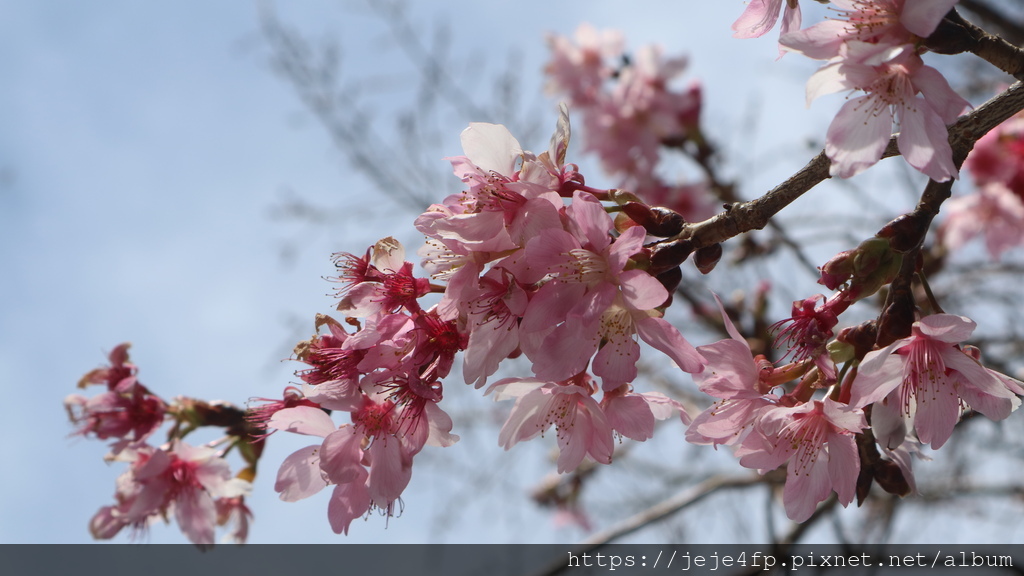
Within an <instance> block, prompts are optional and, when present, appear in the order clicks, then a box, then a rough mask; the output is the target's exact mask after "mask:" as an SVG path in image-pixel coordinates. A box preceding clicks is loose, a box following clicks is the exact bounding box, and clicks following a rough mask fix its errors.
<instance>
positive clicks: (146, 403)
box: [64, 343, 167, 451]
mask: <svg viewBox="0 0 1024 576" xmlns="http://www.w3.org/2000/svg"><path fill="white" fill-rule="evenodd" d="M130 346H131V345H130V344H128V343H123V344H119V345H118V346H116V347H115V348H114V349H113V350H111V351H110V354H109V355H108V359H109V360H110V366H108V367H105V368H97V369H95V370H92V371H90V372H89V373H88V374H86V375H85V376H83V377H82V379H81V380H79V382H78V387H79V388H85V387H86V386H88V385H90V384H106V386H107V391H106V392H104V393H103V394H99V395H98V396H94V397H92V398H86V397H85V396H82V395H80V394H71V395H69V396H68V397H67V398H65V399H64V407H65V409H66V410H67V412H68V418H69V419H70V420H71V422H72V423H74V424H75V425H76V426H78V430H76V431H75V433H76V434H81V435H83V436H86V435H93V436H95V437H96V438H99V439H101V440H107V439H109V438H116V439H118V440H120V442H118V443H117V444H116V445H115V451H117V450H120V449H123V448H124V447H126V446H127V445H129V444H132V443H139V442H143V441H144V440H145V439H146V438H148V437H149V436H150V435H151V434H152V433H153V432H154V431H156V430H157V429H158V428H159V427H160V425H161V424H163V421H164V416H165V414H166V413H167V404H166V403H165V402H164V401H163V400H162V399H161V398H160V397H158V396H156V395H155V394H153V393H152V392H150V391H149V389H147V388H146V387H145V386H143V385H142V383H141V382H139V380H138V377H137V374H138V368H136V366H135V365H134V364H132V363H130V362H129V361H128V360H129V359H128V348H129V347H130Z"/></svg>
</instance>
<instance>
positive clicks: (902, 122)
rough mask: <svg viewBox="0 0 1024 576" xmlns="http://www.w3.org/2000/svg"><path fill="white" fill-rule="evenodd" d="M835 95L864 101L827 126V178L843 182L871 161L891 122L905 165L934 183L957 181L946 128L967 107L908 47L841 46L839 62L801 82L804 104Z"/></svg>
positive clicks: (841, 112) (879, 150)
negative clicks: (804, 89) (858, 93)
mask: <svg viewBox="0 0 1024 576" xmlns="http://www.w3.org/2000/svg"><path fill="white" fill-rule="evenodd" d="M840 90H863V91H865V92H867V94H866V95H864V96H859V97H856V98H852V99H850V100H849V101H847V102H846V104H844V105H843V107H842V108H841V109H840V110H839V113H838V114H836V117H835V119H834V120H833V121H832V124H831V125H830V126H829V129H828V133H827V135H826V142H825V152H826V154H827V155H828V157H829V159H831V160H832V167H831V169H830V173H831V174H832V175H833V176H839V177H841V178H849V177H851V176H854V175H855V174H858V173H860V172H862V171H863V170H865V169H867V168H869V167H871V166H872V165H874V164H875V163H876V162H878V160H879V159H881V157H882V153H883V152H884V151H885V147H886V146H887V145H888V143H889V136H890V134H891V133H892V125H893V122H894V121H895V122H898V123H899V127H900V132H899V136H898V137H897V140H896V142H897V144H898V146H899V150H900V153H901V154H902V155H903V157H904V158H905V159H906V160H907V162H908V163H909V164H910V165H911V166H913V167H914V168H916V169H917V170H919V171H921V172H923V173H924V174H926V175H927V176H929V177H930V178H932V179H933V180H936V181H945V180H949V179H950V178H955V177H957V175H958V173H957V169H956V166H955V165H954V164H953V152H952V149H951V148H950V146H949V142H948V133H947V131H946V125H947V124H951V123H953V122H954V121H955V120H956V119H957V117H958V116H959V115H960V114H961V113H962V112H963V111H964V109H966V108H967V107H968V106H969V104H968V103H967V101H965V100H964V99H963V98H961V97H960V96H958V95H957V94H956V93H955V92H953V90H952V89H951V88H950V87H949V84H948V83H947V82H946V80H945V78H943V77H942V74H941V73H939V72H938V71H937V70H935V69H934V68H932V67H930V66H926V65H925V64H924V63H923V62H922V61H921V57H920V56H918V55H917V53H916V52H915V51H914V49H913V46H910V45H900V46H894V47H890V46H887V45H885V44H868V43H865V42H859V41H850V42H846V43H844V44H842V45H841V46H840V48H839V56H837V57H836V58H833V59H832V60H830V61H829V63H828V64H826V65H825V66H824V67H822V68H821V69H820V70H818V71H817V72H815V73H814V75H813V76H812V77H811V79H810V80H809V81H808V83H807V100H808V102H810V101H811V100H814V99H815V98H817V97H819V96H821V95H823V94H828V93H831V92H837V91H840ZM919 93H920V96H918V94H919Z"/></svg>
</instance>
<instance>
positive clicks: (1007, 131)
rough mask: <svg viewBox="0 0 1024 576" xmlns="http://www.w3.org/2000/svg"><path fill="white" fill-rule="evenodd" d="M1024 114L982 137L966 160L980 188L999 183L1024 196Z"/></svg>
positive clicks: (969, 170)
mask: <svg viewBox="0 0 1024 576" xmlns="http://www.w3.org/2000/svg"><path fill="white" fill-rule="evenodd" d="M1022 157H1024V113H1018V114H1017V115H1015V116H1013V117H1012V118H1010V119H1009V120H1007V121H1006V122H1003V123H1002V124H1000V125H999V126H996V127H995V129H993V130H991V131H989V132H988V133H987V134H985V135H984V136H982V137H981V138H980V139H979V140H978V141H977V142H976V143H975V144H974V148H973V149H972V150H971V153H970V154H968V155H967V159H966V160H964V168H965V169H966V170H967V171H968V172H970V173H971V177H972V178H973V179H974V182H975V184H976V185H978V186H979V187H982V186H985V185H986V184H990V183H993V182H998V183H1000V184H1002V185H1004V186H1006V187H1007V188H1009V189H1010V190H1012V191H1013V193H1014V194H1016V195H1017V196H1020V197H1021V198H1024V162H1021V160H1020V159H1021V158H1022Z"/></svg>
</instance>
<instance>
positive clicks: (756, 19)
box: [732, 0, 800, 38]
mask: <svg viewBox="0 0 1024 576" xmlns="http://www.w3.org/2000/svg"><path fill="white" fill-rule="evenodd" d="M779 10H785V13H784V15H783V16H782V32H781V33H782V34H785V33H787V32H789V31H790V30H797V29H799V28H800V4H799V2H798V0H785V8H783V0H751V1H750V3H749V4H747V8H746V9H745V10H743V14H741V15H740V17H739V18H737V19H736V21H735V22H733V24H732V29H733V30H734V31H735V32H736V33H735V34H733V36H734V37H736V38H757V37H759V36H764V35H765V34H767V33H768V31H769V30H771V29H772V28H774V27H775V22H776V21H777V20H778V19H779Z"/></svg>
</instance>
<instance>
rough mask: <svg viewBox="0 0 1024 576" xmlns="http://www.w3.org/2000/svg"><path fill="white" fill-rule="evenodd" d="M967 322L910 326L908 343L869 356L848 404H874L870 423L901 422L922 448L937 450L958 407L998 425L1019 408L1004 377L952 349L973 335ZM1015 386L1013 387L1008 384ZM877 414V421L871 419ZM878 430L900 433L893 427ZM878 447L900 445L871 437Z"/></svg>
mask: <svg viewBox="0 0 1024 576" xmlns="http://www.w3.org/2000/svg"><path fill="white" fill-rule="evenodd" d="M974 328H975V323H974V322H973V321H972V320H970V319H969V318H966V317H963V316H955V315H952V314H935V315H932V316H927V317H925V318H922V319H921V320H920V321H918V322H915V323H914V325H913V327H912V329H911V330H912V334H911V336H910V337H908V338H904V339H902V340H897V341H895V342H893V343H892V344H890V345H889V346H887V347H886V348H884V349H882V350H876V351H873V352H869V353H868V354H867V355H866V356H865V357H864V360H863V361H862V362H861V364H860V367H859V370H858V372H857V377H856V379H855V380H854V381H853V386H852V388H851V395H850V403H851V404H852V405H854V406H857V407H863V406H867V405H868V404H875V409H874V410H873V412H872V421H873V422H875V421H878V420H879V419H888V420H892V419H895V418H902V419H903V421H904V422H905V423H906V429H909V428H911V427H913V429H914V430H915V431H916V432H917V437H918V438H919V439H920V440H921V442H922V443H924V444H930V445H931V446H932V448H934V449H938V448H939V447H941V446H942V445H943V444H945V443H946V441H947V440H948V439H949V437H950V435H951V434H952V433H953V427H954V426H955V425H956V423H957V421H958V420H959V419H960V411H961V408H962V406H963V405H966V406H969V407H970V408H972V409H974V410H976V411H978V412H980V413H982V414H984V415H985V416H988V417H989V418H991V419H993V420H1002V419H1004V418H1006V417H1007V416H1009V415H1010V413H1011V412H1012V411H1014V410H1016V409H1017V407H1018V406H1020V399H1019V398H1017V396H1016V395H1015V394H1014V392H1013V391H1012V390H1011V386H1010V385H1008V381H1009V380H1010V379H1009V378H1008V377H1007V376H1004V375H1001V374H997V373H995V372H993V371H990V370H987V369H986V368H984V367H983V366H982V365H981V364H980V363H979V362H978V361H977V360H976V359H975V358H974V357H972V356H969V355H967V354H965V353H964V351H963V350H961V349H960V348H959V347H958V345H959V344H960V343H961V342H963V341H964V340H966V339H967V338H969V337H970V336H971V333H972V332H974ZM1013 386H1014V387H1019V383H1014V384H1013ZM876 415H877V416H876ZM882 428H883V429H884V430H891V431H894V432H895V433H896V434H902V432H901V431H900V430H901V428H900V427H899V426H896V425H893V424H883V425H882ZM876 438H878V441H879V443H880V444H883V445H885V446H887V447H889V448H895V447H896V446H898V445H899V443H900V442H901V441H902V438H901V437H894V436H893V434H891V433H888V434H887V433H883V434H881V435H879V434H878V433H876Z"/></svg>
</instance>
